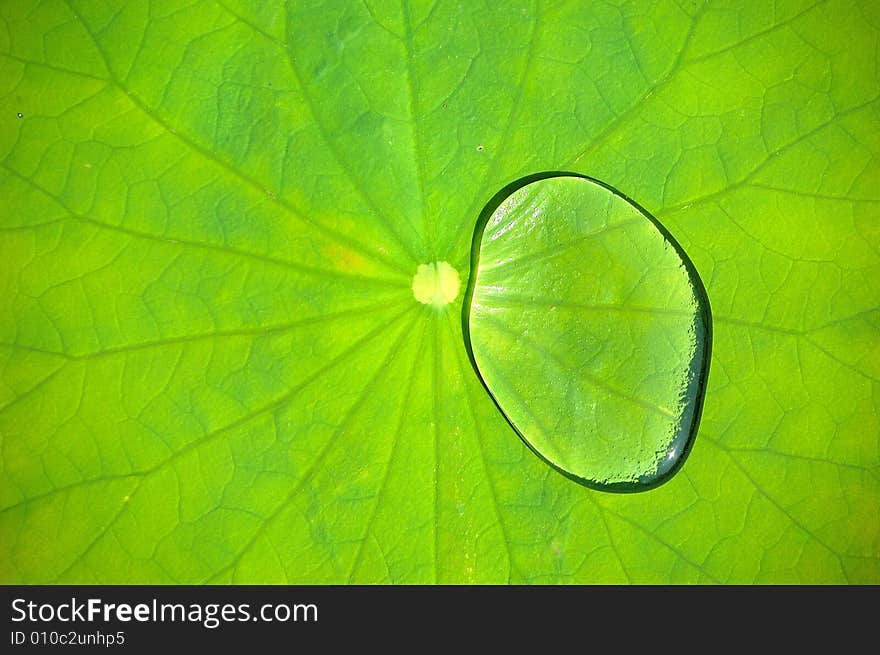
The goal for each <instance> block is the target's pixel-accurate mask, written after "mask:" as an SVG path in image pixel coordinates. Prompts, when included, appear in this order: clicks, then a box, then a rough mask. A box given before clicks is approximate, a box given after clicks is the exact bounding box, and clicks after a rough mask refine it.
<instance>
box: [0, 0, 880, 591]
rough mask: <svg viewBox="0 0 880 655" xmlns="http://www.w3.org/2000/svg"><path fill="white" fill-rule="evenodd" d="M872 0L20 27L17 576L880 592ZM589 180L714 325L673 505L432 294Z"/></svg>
mask: <svg viewBox="0 0 880 655" xmlns="http://www.w3.org/2000/svg"><path fill="white" fill-rule="evenodd" d="M878 7H880V5H878V4H877V3H875V2H862V3H858V2H843V1H823V2H818V3H802V2H786V1H779V2H775V3H765V2H758V1H754V2H729V3H724V2H707V3H690V2H680V3H676V2H659V3H648V2H628V3H620V4H614V3H610V2H609V3H605V2H603V3H593V2H574V1H572V2H552V3H551V2H544V1H530V2H504V3H492V4H486V5H484V4H482V3H476V2H445V1H440V2H406V1H404V2H402V3H398V2H384V1H382V2H379V1H375V0H366V1H365V2H317V1H316V2H289V3H288V4H287V5H286V6H282V5H280V4H277V3H257V2H253V3H247V2H234V1H233V0H224V1H223V2H213V1H210V2H208V1H205V2H195V3H192V4H187V3H181V2H177V1H175V2H170V1H169V2H158V1H153V2H128V1H122V0H118V1H116V2H97V1H94V2H77V1H74V0H71V1H70V2H69V3H68V2H56V1H45V2H35V3H33V2H26V1H24V0H17V1H15V2H12V1H4V2H0V52H2V53H3V54H2V55H0V343H2V345H0V439H2V442H0V467H2V469H0V471H2V473H0V508H2V509H0V581H2V582H6V583H11V582H31V583H37V582H309V583H322V582H347V581H351V582H507V581H511V582H674V583H686V582H706V583H708V582H737V583H750V582H809V583H820V582H878V581H880V564H878V554H880V522H878V519H877V509H878V506H880V461H878V460H880V443H878V435H880V425H878V418H877V405H878V402H880V389H878V379H880V349H878V348H877V342H878V332H880V311H878V309H877V306H878V302H877V301H878V295H880V293H878V292H880V222H878V218H880V216H878V202H880V196H878V193H880V192H878V190H880V163H878V155H880V100H878V97H880V88H878V87H880V84H878V64H880V62H878V56H880V55H878V52H880V50H878V35H880V12H878ZM19 113H21V117H20V118H19V117H18V114H19ZM559 169H565V170H573V171H577V172H580V173H584V174H588V175H590V176H592V177H595V178H598V179H601V180H603V181H604V182H607V183H608V184H611V185H612V186H614V187H615V188H617V189H620V190H621V191H622V192H623V193H625V194H627V195H628V196H629V197H631V198H633V199H635V200H636V201H637V202H638V203H640V204H641V205H642V206H644V207H645V208H646V209H647V210H649V211H650V212H652V213H653V214H654V215H655V216H657V217H658V218H659V219H660V220H661V221H662V222H663V223H664V225H666V226H667V228H668V229H669V230H670V232H671V233H672V234H673V235H674V236H675V238H676V239H677V240H678V241H679V242H680V243H681V244H682V246H683V247H684V248H685V250H686V251H687V252H688V253H689V255H690V256H691V258H692V259H693V261H694V263H695V265H696V267H697V269H698V270H699V272H700V274H701V276H702V279H703V281H704V282H705V284H706V287H707V290H708V294H709V298H710V300H711V303H712V309H713V314H714V333H715V339H714V348H713V360H712V369H711V373H710V380H709V389H708V393H707V396H706V400H705V406H704V414H703V420H702V425H701V429H700V433H699V435H698V437H697V441H696V444H695V446H694V449H693V451H692V453H691V456H690V458H689V459H688V461H687V463H686V464H685V467H684V468H683V469H682V471H681V472H680V473H679V474H678V475H676V476H675V478H674V479H672V480H671V481H670V482H669V483H668V484H666V485H664V486H662V487H660V488H658V489H656V490H653V491H650V492H647V493H644V494H636V495H612V494H604V493H601V492H595V491H592V490H589V489H586V488H584V487H581V486H579V485H577V484H574V483H572V482H570V481H568V480H566V479H565V478H564V477H562V476H561V475H559V474H558V473H556V472H555V471H553V470H551V469H550V467H548V466H547V465H546V464H544V463H543V462H541V461H540V460H539V459H538V458H536V457H535V456H534V455H533V454H531V453H530V452H529V451H528V450H527V448H526V447H525V446H524V445H523V443H522V442H521V441H520V440H519V439H518V438H517V437H516V435H515V434H514V433H513V432H512V431H511V430H510V428H509V427H508V426H507V424H506V423H505V421H504V419H503V417H502V416H501V415H500V414H499V413H498V411H497V410H496V408H495V407H494V405H493V404H492V402H491V400H490V399H489V397H488V396H487V394H486V393H485V392H484V390H483V389H482V388H481V387H480V385H479V382H478V380H477V379H476V376H475V375H474V373H473V371H472V370H471V368H470V364H469V362H468V360H467V357H466V354H465V350H464V347H463V345H462V338H461V328H460V316H459V307H458V306H457V303H456V304H453V305H450V307H449V309H447V310H445V311H436V310H435V309H432V308H430V307H428V306H424V305H420V304H419V303H417V302H415V301H414V299H413V295H412V292H411V289H410V283H411V279H412V276H413V274H414V273H415V270H416V267H417V265H418V264H422V263H427V262H432V261H437V260H446V261H449V262H450V263H451V264H452V265H453V266H455V267H456V268H457V269H458V270H459V272H460V273H461V274H462V276H463V279H464V278H465V277H466V275H467V269H468V262H469V246H470V239H471V236H472V231H473V227H474V224H475V222H476V219H477V216H478V215H479V212H480V210H481V209H482V207H483V206H484V205H485V203H486V202H487V201H488V200H489V199H490V198H491V197H492V195H493V194H494V193H496V192H497V191H498V190H499V189H500V188H501V187H503V186H504V185H505V184H507V183H509V182H510V181H512V180H514V179H516V178H518V177H520V176H523V175H526V174H529V173H534V172H537V171H541V170H559ZM459 301H460V298H459Z"/></svg>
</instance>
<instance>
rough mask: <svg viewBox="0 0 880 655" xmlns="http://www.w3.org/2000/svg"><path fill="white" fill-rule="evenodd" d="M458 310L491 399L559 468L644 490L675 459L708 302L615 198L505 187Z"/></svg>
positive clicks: (484, 219) (675, 248)
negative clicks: (460, 307)
mask: <svg viewBox="0 0 880 655" xmlns="http://www.w3.org/2000/svg"><path fill="white" fill-rule="evenodd" d="M462 318H463V324H464V333H465V338H466V342H467V343H466V345H467V348H468V353H469V355H470V357H471V361H472V363H473V365H474V368H475V369H476V371H477V373H478V375H479V376H480V378H481V379H482V381H483V384H484V385H485V387H486V389H487V390H488V391H489V393H490V395H491V396H492V398H493V399H494V400H495V403H496V404H497V405H498V407H499V409H500V410H501V411H502V412H503V413H504V415H505V416H506V418H507V420H508V422H509V423H510V424H511V426H513V428H514V429H515V430H516V431H517V433H519V435H520V436H521V437H522V438H523V440H524V441H525V442H526V443H527V444H528V445H529V446H530V447H531V448H532V450H534V451H535V452H536V453H537V454H538V455H540V456H541V457H542V458H543V459H545V460H546V461H547V462H549V463H550V464H551V465H553V466H554V467H555V468H557V469H558V470H559V471H561V472H562V473H563V474H565V475H567V476H568V477H570V478H572V479H574V480H576V481H578V482H580V483H582V484H585V485H587V486H590V487H594V488H599V489H604V490H609V491H640V490H644V489H648V488H651V487H653V486H656V485H658V484H660V483H662V482H664V481H665V480H667V479H668V478H669V477H671V476H672V475H673V474H674V473H675V472H676V471H677V470H678V468H679V467H680V466H681V465H682V463H683V462H684V459H685V457H686V456H687V454H688V452H689V451H690V447H691V444H692V442H693V439H694V436H695V434H696V431H697V426H698V424H699V420H700V412H701V409H702V403H703V390H704V388H705V385H706V379H707V376H708V371H709V355H710V348H711V329H712V326H711V313H710V309H709V301H708V299H707V297H706V292H705V289H704V287H703V284H702V282H701V281H700V278H699V276H698V274H697V272H696V269H695V268H694V266H693V264H692V263H691V261H690V260H689V259H688V258H687V255H686V254H685V253H684V251H683V250H682V249H681V247H680V246H679V245H678V244H677V243H676V242H675V240H674V239H673V238H672V237H671V235H670V234H669V233H668V232H667V231H666V230H665V229H664V228H663V227H662V225H660V223H659V222H658V221H656V219H654V218H652V217H651V216H650V215H649V214H648V213H647V212H646V211H645V210H644V209H641V208H640V207H638V206H636V205H635V204H634V203H633V202H632V201H630V200H628V199H627V198H626V197H624V196H623V195H622V194H620V193H618V192H616V191H615V190H613V189H611V188H609V187H607V186H605V185H603V184H601V183H599V182H597V181H595V180H591V179H588V178H585V177H581V176H577V175H573V174H545V175H537V176H532V177H531V178H528V179H526V180H523V181H520V182H519V183H514V184H513V185H511V186H510V187H508V188H506V189H505V190H503V191H502V192H500V193H499V194H498V195H497V196H496V198H495V199H494V200H493V202H491V203H490V204H489V206H487V208H486V210H485V211H484V212H483V215H482V216H481V219H480V222H479V223H478V225H477V229H476V233H475V235H474V243H473V251H472V262H471V277H470V281H469V285H468V291H467V297H466V298H465V304H464V309H463V316H462Z"/></svg>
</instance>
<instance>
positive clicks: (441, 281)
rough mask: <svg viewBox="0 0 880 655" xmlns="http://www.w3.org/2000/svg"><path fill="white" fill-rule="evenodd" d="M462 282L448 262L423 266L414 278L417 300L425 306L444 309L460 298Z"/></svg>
mask: <svg viewBox="0 0 880 655" xmlns="http://www.w3.org/2000/svg"><path fill="white" fill-rule="evenodd" d="M460 288H461V280H460V279H459V277H458V271H456V270H455V269H454V268H452V266H450V265H449V263H448V262H432V263H430V264H421V265H419V268H418V269H417V270H416V274H415V275H414V276H413V281H412V291H413V296H415V299H416V300H418V301H419V302H420V303H423V304H425V305H433V306H434V307H444V306H446V305H448V304H449V303H451V302H452V301H453V300H455V298H456V297H457V296H458V291H459V289H460Z"/></svg>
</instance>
